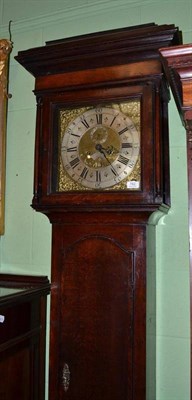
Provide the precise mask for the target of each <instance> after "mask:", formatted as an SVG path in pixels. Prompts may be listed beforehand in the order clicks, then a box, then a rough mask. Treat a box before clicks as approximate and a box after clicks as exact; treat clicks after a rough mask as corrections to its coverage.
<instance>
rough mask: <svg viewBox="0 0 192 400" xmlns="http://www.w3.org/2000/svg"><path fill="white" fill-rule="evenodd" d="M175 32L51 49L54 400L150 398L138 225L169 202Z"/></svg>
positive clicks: (45, 80) (45, 160) (47, 81)
mask: <svg viewBox="0 0 192 400" xmlns="http://www.w3.org/2000/svg"><path fill="white" fill-rule="evenodd" d="M178 43H181V35H180V32H179V31H178V29H177V28H176V27H175V26H174V25H163V26H157V25H155V24H147V25H142V26H137V27H132V28H125V29H120V30H114V31H108V32H102V33H97V34H90V35H85V36H80V37H75V38H69V39H64V40H58V41H53V42H47V43H46V45H45V46H43V47H40V48H35V49H30V50H27V51H21V52H19V54H18V56H17V57H16V59H17V61H18V62H19V63H21V64H22V65H23V66H24V67H25V68H26V69H27V70H28V71H29V72H30V73H32V74H33V75H34V76H35V95H36V98H37V125H36V144H35V178H34V197H33V202H32V206H33V208H34V209H35V210H37V211H39V212H42V213H44V214H46V215H47V216H48V218H49V220H50V222H51V224H52V278H51V279H52V294H51V327H50V334H51V339H50V387H49V399H50V400H77V399H78V400H88V399H92V400H98V399H100V400H104V399H105V400H109V399H110V400H145V399H146V383H145V381H146V226H147V221H148V218H149V216H150V215H151V214H152V213H153V212H154V211H155V210H157V209H158V208H159V206H160V205H161V204H162V203H164V204H166V205H167V206H169V204H170V198H169V157H168V154H169V151H168V126H167V104H168V100H169V93H168V89H167V85H166V81H165V77H164V73H163V70H162V66H161V62H160V59H159V53H158V49H159V48H160V47H167V46H170V45H171V46H174V45H176V44H178Z"/></svg>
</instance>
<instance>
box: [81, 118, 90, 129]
mask: <svg viewBox="0 0 192 400" xmlns="http://www.w3.org/2000/svg"><path fill="white" fill-rule="evenodd" d="M81 122H82V124H83V125H84V126H85V128H87V129H88V128H89V124H88V122H87V121H86V119H85V118H83V117H82V118H81Z"/></svg>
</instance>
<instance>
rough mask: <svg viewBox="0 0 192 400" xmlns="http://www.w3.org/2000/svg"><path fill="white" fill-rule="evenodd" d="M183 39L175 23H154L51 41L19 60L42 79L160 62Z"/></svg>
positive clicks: (22, 52) (17, 57) (24, 52)
mask: <svg viewBox="0 0 192 400" xmlns="http://www.w3.org/2000/svg"><path fill="white" fill-rule="evenodd" d="M181 36H182V35H181V32H180V31H179V29H178V28H177V27H175V25H173V24H171V25H160V26H158V25H156V24H155V23H150V24H145V25H138V26H132V27H129V28H121V29H115V30H109V31H105V32H99V33H91V34H87V35H81V36H78V37H72V38H67V39H59V40H54V41H49V42H46V45H45V46H42V47H38V48H32V49H29V50H25V51H20V52H19V53H18V55H17V56H16V57H15V59H16V60H17V61H18V62H19V63H20V64H21V65H22V66H24V67H25V69H26V70H27V71H29V72H30V73H31V74H32V75H34V76H35V77H38V76H45V75H50V74H59V73H64V72H69V71H76V70H81V69H92V68H99V67H102V66H103V65H105V66H112V65H121V64H127V63H132V62H136V61H142V60H144V59H145V60H146V59H148V60H149V59H154V58H157V59H158V58H159V53H158V49H159V48H161V47H168V46H170V45H172V46H174V45H178V44H181V42H182V38H181ZM101 38H102V40H101Z"/></svg>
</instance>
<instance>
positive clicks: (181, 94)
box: [160, 44, 192, 398]
mask: <svg viewBox="0 0 192 400" xmlns="http://www.w3.org/2000/svg"><path fill="white" fill-rule="evenodd" d="M160 54H161V59H162V63H163V66H164V69H165V73H166V76H167V79H168V82H169V84H170V87H171V89H172V93H173V96H174V98H175V102H176V104H177V108H178V111H179V114H180V117H181V120H182V123H183V125H184V127H185V129H186V134H187V165H188V193H189V246H190V251H189V257H190V304H191V306H190V319H191V326H192V44H188V45H181V46H175V47H169V48H166V49H165V48H164V49H160ZM191 363H192V328H191ZM191 392H192V372H191ZM191 398H192V397H191Z"/></svg>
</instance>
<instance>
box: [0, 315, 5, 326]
mask: <svg viewBox="0 0 192 400" xmlns="http://www.w3.org/2000/svg"><path fill="white" fill-rule="evenodd" d="M4 321H5V316H4V315H0V323H2V324H3V322H4Z"/></svg>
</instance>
